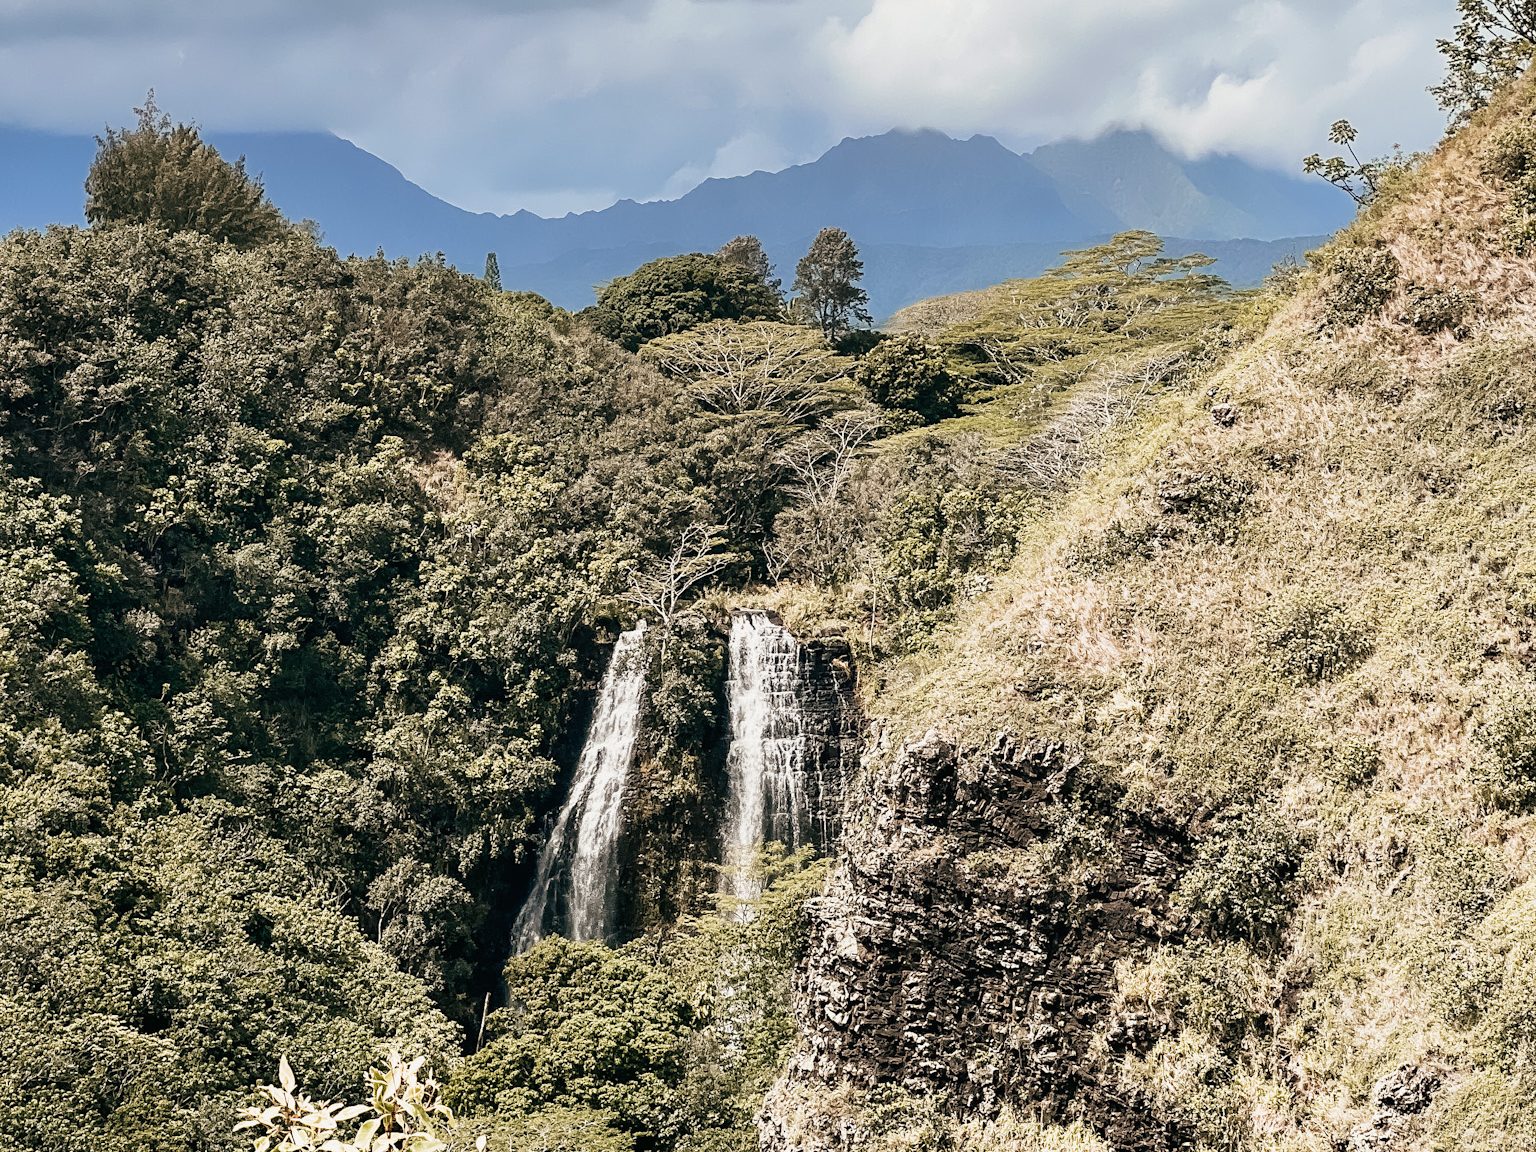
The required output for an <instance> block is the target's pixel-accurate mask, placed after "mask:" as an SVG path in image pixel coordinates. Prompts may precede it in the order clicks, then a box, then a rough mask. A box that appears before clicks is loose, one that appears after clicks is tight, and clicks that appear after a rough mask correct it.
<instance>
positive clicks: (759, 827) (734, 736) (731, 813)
mask: <svg viewBox="0 0 1536 1152" xmlns="http://www.w3.org/2000/svg"><path fill="white" fill-rule="evenodd" d="M801 682H802V670H801V667H800V645H799V643H797V642H796V640H795V638H794V637H793V636H792V635H790V632H789V629H787V628H784V627H781V626H780V625H778V624H775V623H774V622H773V621H772V620H771V619H769V618H768V616H767V615H766V614H764V613H761V612H743V613H740V614H739V615H737V616H736V617H735V618H734V619H733V620H732V621H731V646H730V679H729V680H728V681H727V691H728V692H729V698H730V709H731V746H730V750H729V751H728V752H727V753H726V771H727V773H728V774H729V779H730V791H729V792H728V793H727V800H726V826H725V837H724V839H725V864H726V871H725V880H726V891H728V892H730V893H732V894H733V895H735V896H736V897H737V898H738V899H740V900H753V899H756V898H757V897H758V896H760V895H761V894H762V892H761V886H760V885H759V883H758V881H757V878H756V876H755V875H754V872H755V869H754V867H753V866H754V864H756V862H757V854H758V851H759V850H760V849H761V848H762V846H763V844H764V843H765V842H768V841H776V842H777V843H780V844H783V845H784V846H785V847H787V848H789V849H790V850H792V851H793V850H795V849H798V848H800V847H801V846H802V845H804V844H806V843H807V842H808V841H809V839H810V833H811V811H810V806H809V805H808V804H807V803H806V795H805V787H806V753H807V751H808V750H809V749H808V740H807V736H808V734H807V732H806V725H805V708H804V706H803V703H802V701H801V697H800V686H801Z"/></svg>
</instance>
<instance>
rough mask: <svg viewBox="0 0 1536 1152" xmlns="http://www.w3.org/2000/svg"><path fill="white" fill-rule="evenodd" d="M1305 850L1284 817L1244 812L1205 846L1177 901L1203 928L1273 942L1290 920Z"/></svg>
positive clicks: (1176, 895) (1223, 933)
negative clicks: (1298, 874)
mask: <svg viewBox="0 0 1536 1152" xmlns="http://www.w3.org/2000/svg"><path fill="white" fill-rule="evenodd" d="M1304 849H1305V845H1304V843H1303V841H1302V838H1301V836H1300V835H1299V834H1298V832H1297V830H1296V829H1295V828H1294V827H1293V826H1292V825H1291V824H1289V823H1288V822H1287V821H1286V820H1285V819H1284V818H1283V817H1282V816H1280V815H1278V814H1276V813H1272V812H1262V811H1257V812H1248V813H1245V814H1244V815H1242V816H1240V817H1238V818H1237V819H1235V820H1232V821H1230V822H1228V823H1227V824H1225V825H1223V826H1222V827H1221V828H1219V829H1218V830H1217V831H1216V832H1215V833H1213V834H1212V835H1211V836H1210V837H1208V838H1207V839H1206V840H1205V841H1204V842H1203V843H1202V844H1201V845H1200V849H1199V852H1198V854H1197V855H1196V857H1195V863H1194V865H1193V866H1192V867H1191V868H1190V869H1189V871H1188V872H1186V873H1185V874H1184V877H1183V879H1182V880H1180V882H1179V888H1178V891H1177V893H1176V894H1175V897H1174V903H1175V905H1176V906H1177V907H1178V908H1179V909H1180V910H1182V911H1183V912H1184V913H1185V914H1186V915H1188V916H1189V918H1190V920H1191V922H1192V923H1193V924H1194V925H1195V926H1196V927H1197V928H1200V929H1202V930H1204V931H1207V932H1211V933H1213V934H1218V935H1223V936H1228V937H1235V938H1238V939H1244V940H1247V941H1249V942H1250V943H1253V944H1258V943H1261V942H1273V941H1274V940H1275V939H1276V938H1278V936H1279V934H1280V932H1281V931H1282V930H1283V929H1284V927H1285V925H1286V922H1287V921H1288V920H1289V919H1290V915H1291V910H1292V908H1293V907H1294V904H1295V887H1296V883H1295V882H1296V875H1297V873H1298V872H1299V871H1300V869H1301V860H1302V855H1303V852H1304Z"/></svg>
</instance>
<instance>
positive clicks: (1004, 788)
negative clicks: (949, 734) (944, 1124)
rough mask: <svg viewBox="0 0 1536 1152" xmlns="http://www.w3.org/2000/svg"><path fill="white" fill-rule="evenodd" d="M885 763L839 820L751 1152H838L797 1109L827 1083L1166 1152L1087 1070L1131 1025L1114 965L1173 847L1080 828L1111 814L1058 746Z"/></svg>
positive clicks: (1148, 928)
mask: <svg viewBox="0 0 1536 1152" xmlns="http://www.w3.org/2000/svg"><path fill="white" fill-rule="evenodd" d="M882 759H886V760H888V764H889V766H888V767H886V768H884V769H875V768H873V767H872V768H871V770H870V778H869V779H868V781H867V782H866V786H867V787H868V789H869V793H870V795H869V797H868V798H869V801H870V812H871V815H870V817H869V818H868V819H865V820H852V821H850V826H849V830H848V835H847V838H846V840H845V843H844V851H843V853H842V863H841V864H840V866H839V870H838V873H837V874H836V876H835V878H834V880H833V882H832V884H831V886H830V887H829V890H828V892H827V894H826V895H825V896H824V897H823V898H822V899H820V900H819V901H818V902H817V903H816V905H815V907H814V909H813V912H812V916H813V921H814V927H813V936H814V939H813V943H812V945H811V948H810V954H809V956H808V958H807V961H806V963H805V965H804V967H803V969H802V973H801V976H800V986H799V988H798V990H797V991H798V995H797V997H796V999H797V1003H798V1012H799V1018H800V1019H799V1023H800V1033H801V1035H800V1045H799V1051H798V1052H797V1055H796V1057H795V1058H794V1060H793V1061H792V1064H791V1068H790V1071H789V1072H788V1073H787V1075H786V1077H785V1079H784V1080H783V1081H781V1083H780V1084H779V1086H778V1087H777V1088H776V1089H775V1091H774V1093H773V1094H772V1095H771V1096H770V1099H769V1103H768V1107H767V1110H766V1112H765V1114H764V1124H763V1143H764V1147H765V1148H768V1149H791V1148H793V1149H803V1148H818V1147H819V1148H835V1147H838V1146H839V1145H841V1144H844V1143H846V1142H847V1135H848V1133H847V1126H846V1124H841V1125H840V1123H839V1122H837V1121H832V1120H830V1119H828V1118H827V1117H825V1116H820V1117H818V1116H817V1115H815V1114H814V1113H815V1111H816V1109H815V1107H814V1105H812V1106H811V1107H810V1108H809V1109H808V1108H807V1105H806V1101H807V1100H808V1099H814V1098H815V1096H816V1094H817V1092H818V1091H820V1090H823V1089H825V1090H835V1089H836V1088H837V1087H838V1086H840V1085H848V1086H850V1087H852V1088H853V1089H855V1090H856V1091H862V1090H867V1089H870V1088H874V1087H878V1086H887V1085H888V1086H895V1087H897V1088H900V1089H904V1090H906V1091H908V1092H910V1093H912V1094H914V1095H916V1096H919V1097H922V1098H925V1099H936V1100H938V1101H940V1102H941V1103H942V1105H943V1106H944V1107H947V1108H949V1109H951V1110H954V1111H956V1112H959V1113H962V1114H965V1115H982V1116H985V1115H989V1114H993V1113H996V1112H997V1111H998V1110H999V1109H1000V1108H1001V1107H1002V1106H1004V1105H1005V1104H1024V1105H1027V1106H1029V1107H1030V1109H1031V1110H1032V1111H1036V1112H1039V1113H1042V1114H1044V1115H1045V1116H1047V1117H1052V1118H1060V1117H1063V1116H1080V1117H1082V1118H1084V1119H1086V1120H1087V1121H1089V1122H1090V1123H1091V1124H1092V1125H1093V1126H1095V1127H1097V1128H1099V1129H1100V1130H1101V1131H1103V1132H1105V1133H1106V1135H1108V1136H1110V1138H1111V1139H1112V1140H1113V1141H1114V1142H1115V1146H1116V1147H1125V1148H1145V1149H1157V1148H1165V1147H1174V1146H1176V1144H1175V1143H1173V1140H1174V1137H1173V1136H1171V1135H1170V1134H1166V1133H1160V1132H1153V1131H1143V1130H1141V1129H1140V1127H1139V1124H1138V1121H1137V1119H1136V1116H1135V1115H1134V1113H1133V1112H1132V1110H1131V1109H1130V1108H1128V1107H1127V1104H1128V1103H1129V1102H1126V1101H1123V1100H1120V1099H1118V1098H1117V1096H1116V1094H1115V1093H1114V1092H1113V1091H1112V1090H1111V1088H1110V1087H1109V1086H1108V1085H1107V1084H1105V1083H1104V1082H1103V1078H1102V1076H1101V1073H1100V1067H1101V1064H1102V1061H1103V1053H1104V1052H1105V1051H1106V1050H1108V1049H1112V1048H1114V1047H1117V1046H1121V1045H1124V1044H1126V1043H1128V1042H1130V1041H1133V1040H1134V1039H1135V1037H1134V1032H1135V1031H1136V1023H1135V1021H1132V1020H1112V1019H1111V996H1112V987H1113V976H1114V966H1115V963H1116V961H1117V960H1118V959H1120V958H1121V957H1124V956H1126V955H1129V954H1133V953H1140V952H1144V951H1145V949H1146V948H1148V947H1149V946H1150V945H1152V944H1153V943H1155V942H1156V941H1157V940H1158V939H1159V938H1160V935H1161V934H1162V932H1163V931H1164V929H1165V925H1166V923H1167V918H1166V909H1167V903H1168V892H1169V891H1170V890H1171V888H1172V885H1173V882H1174V876H1175V872H1176V867H1175V861H1176V858H1177V856H1178V855H1179V854H1180V851H1181V848H1180V846H1179V844H1178V843H1177V842H1176V838H1175V837H1173V836H1171V835H1169V834H1167V833H1162V834H1159V833H1158V832H1157V831H1155V830H1152V829H1147V828H1140V827H1136V826H1134V825H1132V824H1127V823H1124V822H1115V821H1111V820H1109V819H1105V818H1101V817H1093V816H1090V815H1089V812H1090V811H1091V810H1096V811H1100V812H1102V811H1106V810H1110V811H1112V810H1113V807H1114V806H1113V804H1112V803H1109V804H1106V803H1105V802H1104V801H1105V799H1106V797H1104V796H1103V795H1102V792H1101V790H1100V788H1099V785H1098V784H1097V782H1096V780H1095V775H1094V773H1092V772H1091V771H1090V770H1089V769H1088V768H1087V766H1085V765H1084V764H1083V763H1082V761H1081V759H1080V758H1079V757H1078V756H1077V755H1075V754H1074V753H1073V752H1072V751H1071V750H1069V749H1067V748H1064V747H1062V746H1060V745H1057V744H1049V743H1030V744H1019V743H1016V742H1015V741H1014V740H1012V739H1011V738H1008V737H1006V736H1000V737H998V739H997V740H996V742H995V744H994V745H993V746H992V747H991V748H990V749H961V748H957V747H955V746H954V745H953V744H951V743H950V742H948V741H947V740H945V739H944V738H943V737H942V736H940V735H938V734H936V733H930V734H929V735H928V736H927V737H926V738H924V739H923V740H921V741H919V742H917V743H915V744H911V745H909V746H906V747H903V748H901V749H900V750H899V751H898V752H897V753H896V754H895V755H894V756H889V757H884V756H882V755H881V752H880V750H879V749H877V750H876V751H875V753H874V754H873V755H872V757H871V762H872V764H873V763H876V762H879V761H880V760H882ZM1090 801H1092V802H1091V803H1090ZM1096 1041H1099V1043H1097V1044H1096V1043H1095V1042H1096ZM808 1112H809V1113H810V1114H808Z"/></svg>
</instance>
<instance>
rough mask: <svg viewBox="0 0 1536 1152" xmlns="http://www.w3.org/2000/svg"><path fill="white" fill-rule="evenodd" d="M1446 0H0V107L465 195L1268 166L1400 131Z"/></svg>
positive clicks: (1399, 135)
mask: <svg viewBox="0 0 1536 1152" xmlns="http://www.w3.org/2000/svg"><path fill="white" fill-rule="evenodd" d="M1454 19H1455V5H1454V0H1071V2H1070V3H1060V2H1057V0H583V2H577V3H570V2H563V0H441V2H438V3H434V4H432V5H424V4H420V3H417V2H412V0H329V2H327V3H321V4H317V3H315V2H314V0H247V2H246V3H242V4H224V3H209V2H208V0H132V2H129V0H0V120H9V121H12V122H16V123H21V124H26V125H28V126H32V127H50V128H59V129H67V130H74V131H80V130H99V128H100V127H101V125H102V123H103V122H105V121H107V120H111V121H113V122H122V121H123V120H125V119H126V118H127V115H128V109H129V108H130V107H131V106H132V105H133V104H135V103H137V102H138V100H139V99H140V98H141V97H142V95H143V93H144V91H145V89H146V88H148V87H151V86H153V87H155V88H156V89H157V91H158V93H159V96H160V100H161V103H162V105H163V106H164V107H166V108H167V109H168V110H169V111H171V112H172V113H173V114H176V115H179V116H185V117H191V118H196V119H198V120H200V121H201V122H203V123H204V124H206V125H208V126H209V127H211V128H245V129H250V128H263V127H270V128H324V129H330V130H334V131H337V132H339V133H341V134H343V135H345V136H347V137H348V138H350V139H353V140H355V141H357V142H358V143H359V144H360V145H362V146H363V147H365V148H368V149H369V150H370V151H373V152H376V153H377V154H379V155H381V156H383V157H384V158H385V159H387V160H389V161H390V162H391V163H394V164H395V165H397V166H398V167H400V168H401V170H402V171H404V172H405V173H406V174H407V175H408V176H410V177H411V178H412V179H415V180H417V181H418V182H419V183H421V184H423V185H424V186H426V187H428V188H430V189H431V190H432V191H434V192H436V193H438V194H439V195H443V196H446V197H447V198H449V199H452V200H454V201H456V202H458V203H461V204H463V205H465V206H466V207H471V208H477V209H486V210H495V211H508V210H511V209H512V208H514V207H517V206H519V205H524V206H537V207H538V208H539V209H540V210H542V211H545V212H548V211H551V210H555V209H560V208H589V207H593V206H596V205H597V204H600V203H604V202H606V201H607V200H609V199H611V198H612V197H613V196H615V195H621V196H630V197H635V198H645V197H651V196H655V195H658V194H670V195H675V194H677V193H678V192H680V191H683V190H685V189H686V187H687V185H688V184H689V182H690V181H693V180H696V179H698V178H702V177H705V176H710V175H719V176H725V175H735V174H739V173H742V172H746V171H751V170H752V169H754V168H758V167H777V166H780V165H782V164H784V163H786V162H790V161H794V160H801V159H806V158H809V157H810V156H812V155H814V154H816V153H817V152H819V151H820V150H821V149H822V148H824V147H826V146H828V145H830V144H831V143H834V142H835V141H836V140H838V139H840V138H841V137H843V136H845V135H851V134H862V133H869V132H880V131H884V130H886V129H888V128H891V127H894V126H902V127H937V128H941V129H944V130H946V131H949V132H952V133H954V134H957V135H970V134H972V133H975V132H985V133H988V134H991V135H996V136H998V137H1000V138H1001V139H1003V140H1005V141H1007V142H1009V143H1012V144H1014V145H1015V146H1019V145H1023V144H1026V143H1030V142H1038V141H1041V140H1045V139H1049V138H1054V137H1060V136H1065V135H1091V134H1093V133H1095V132H1097V131H1099V130H1101V129H1103V128H1105V127H1108V126H1111V125H1126V126H1136V127H1148V128H1151V129H1153V130H1155V131H1157V132H1158V133H1159V134H1161V135H1163V136H1164V137H1165V138H1167V139H1169V140H1170V141H1172V142H1174V143H1176V144H1177V145H1178V146H1180V147H1182V148H1184V149H1186V150H1189V151H1191V152H1204V151H1208V150H1213V149H1214V150H1230V151H1236V152H1239V153H1241V154H1243V155H1246V156H1249V157H1250V158H1254V159H1257V160H1260V161H1262V162H1265V163H1268V164H1272V165H1275V166H1282V167H1291V168H1294V165H1295V163H1296V158H1297V157H1298V156H1300V155H1301V154H1303V153H1305V152H1308V151H1311V150H1312V149H1313V148H1315V147H1318V146H1319V145H1321V144H1322V143H1323V141H1324V139H1325V134H1326V130H1327V126H1328V124H1329V123H1331V122H1332V121H1333V120H1335V119H1337V118H1339V117H1341V116H1348V117H1350V118H1351V119H1353V120H1354V121H1355V122H1356V124H1357V126H1358V127H1359V128H1360V129H1361V132H1362V136H1363V138H1364V139H1365V140H1366V141H1367V142H1369V145H1370V146H1372V147H1376V146H1378V145H1379V146H1380V147H1382V148H1385V146H1386V145H1388V144H1390V143H1391V142H1393V141H1394V140H1400V141H1402V142H1403V143H1404V144H1405V145H1408V146H1410V147H1412V146H1421V145H1423V144H1426V143H1428V142H1430V141H1431V140H1432V139H1433V137H1434V135H1435V133H1436V131H1437V130H1438V127H1439V124H1440V121H1439V117H1438V114H1437V113H1436V112H1435V110H1434V108H1433V105H1432V103H1431V101H1430V99H1429V97H1428V96H1427V95H1425V94H1424V87H1425V85H1427V84H1429V83H1432V82H1433V81H1434V80H1435V79H1436V77H1437V75H1438V72H1439V64H1438V60H1437V58H1436V55H1435V51H1434V40H1435V37H1436V36H1437V35H1443V34H1444V33H1445V32H1446V31H1447V30H1448V29H1449V28H1450V27H1451V26H1452V24H1453V23H1454Z"/></svg>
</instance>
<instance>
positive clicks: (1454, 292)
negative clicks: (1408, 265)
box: [1403, 284, 1473, 339]
mask: <svg viewBox="0 0 1536 1152" xmlns="http://www.w3.org/2000/svg"><path fill="white" fill-rule="evenodd" d="M1472 304H1473V299H1472V297H1471V295H1469V294H1468V293H1466V292H1463V291H1462V290H1461V289H1460V288H1448V287H1439V288H1429V287H1426V286H1425V285H1423V284H1412V285H1410V286H1409V288H1408V301H1407V304H1406V305H1405V307H1404V309H1403V319H1404V320H1406V321H1407V322H1408V323H1409V324H1411V325H1412V326H1413V327H1414V328H1415V329H1416V330H1417V331H1419V332H1422V333H1424V335H1426V336H1434V335H1437V334H1439V333H1441V332H1450V333H1451V334H1452V335H1453V336H1455V337H1456V338H1457V339H1460V338H1461V337H1462V336H1464V335H1466V331H1467V319H1468V316H1469V315H1470V314H1471V311H1472Z"/></svg>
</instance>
